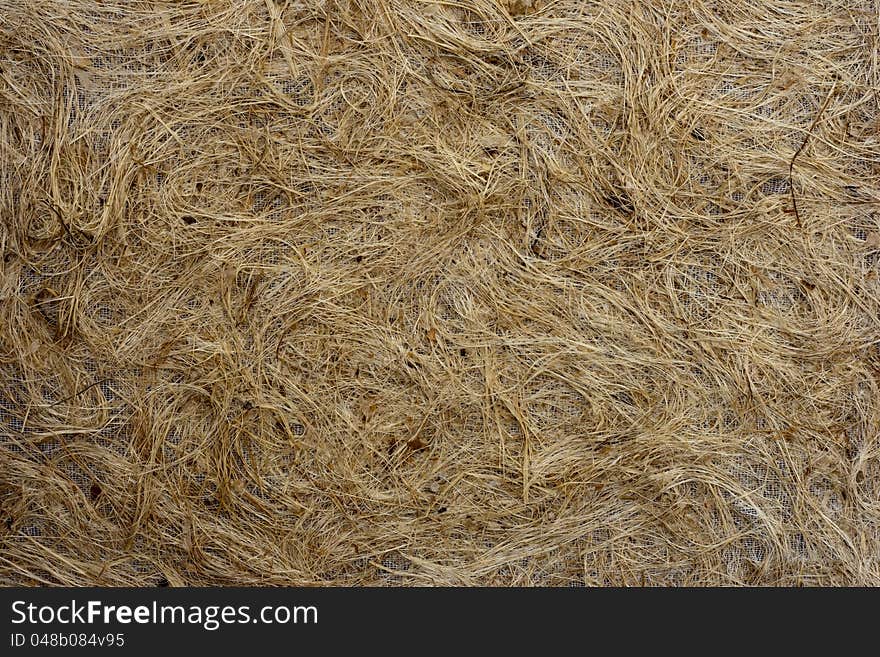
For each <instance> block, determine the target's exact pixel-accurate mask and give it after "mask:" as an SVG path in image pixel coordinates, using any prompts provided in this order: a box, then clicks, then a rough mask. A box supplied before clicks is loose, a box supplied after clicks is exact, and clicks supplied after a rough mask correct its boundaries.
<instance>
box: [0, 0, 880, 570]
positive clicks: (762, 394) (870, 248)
mask: <svg viewBox="0 0 880 657" xmlns="http://www.w3.org/2000/svg"><path fill="white" fill-rule="evenodd" d="M878 25H880V14H878V5H877V3H876V2H873V1H871V2H861V3H860V2H853V1H850V0H827V1H823V2H806V1H804V0H750V1H743V2H739V1H737V2H734V1H733V0H717V1H714V2H713V1H703V0H690V1H685V0H657V1H651V2H649V1H647V0H646V1H641V2H639V1H631V0H625V1H624V0H602V1H601V2H590V1H582V0H555V1H544V0H536V1H523V0H518V1H515V2H500V1H494V0H473V1H471V0H463V1H461V2H436V1H434V0H424V1H419V0H324V1H321V0H303V1H296V0H290V1H284V0H252V1H251V0H237V1H234V2H233V1H226V0H216V1H208V0H205V1H202V2H184V1H180V2H170V1H168V2H159V1H156V2H148V1H145V0H143V1H140V0H138V1H131V2H129V1H122V0H115V1H110V2H97V1H86V0H65V1H61V0H34V1H31V2H20V1H18V0H0V250H2V262H0V521H2V522H0V581H2V582H3V583H5V584H35V585H36V584H49V585H57V584H66V585H86V584H104V585H156V584H171V585H224V584H244V585H287V584H291V585H296V584H333V585H335V584H368V585H383V584H385V585H423V584H453V585H476V584H484V585H485V584H488V585H602V584H614V585H619V584H650V585H720V584H734V585H736V584H786V585H789V584H806V585H840V584H878V583H880V438H878V431H880V395H878V387H880V351H878V344H880V319H878V318H880V303H878V292H880V284H878V258H880V219H878V216H880V215H878V210H880V208H878V202H880V141H878V139H880V109H878V108H880V105H878V102H880V101H878V91H880V89H878V85H880V67H878V49H877V37H878Z"/></svg>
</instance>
